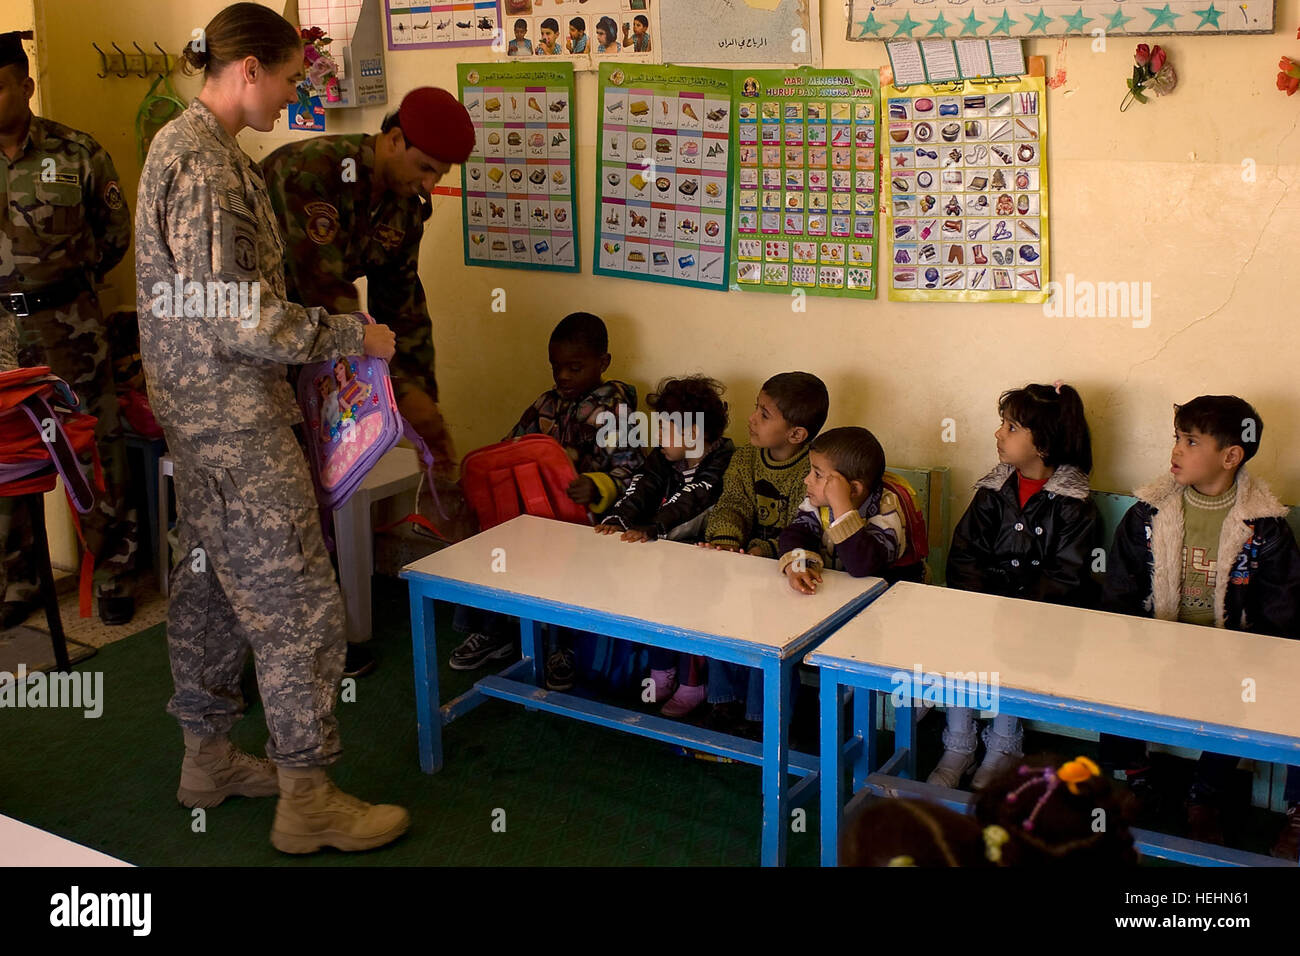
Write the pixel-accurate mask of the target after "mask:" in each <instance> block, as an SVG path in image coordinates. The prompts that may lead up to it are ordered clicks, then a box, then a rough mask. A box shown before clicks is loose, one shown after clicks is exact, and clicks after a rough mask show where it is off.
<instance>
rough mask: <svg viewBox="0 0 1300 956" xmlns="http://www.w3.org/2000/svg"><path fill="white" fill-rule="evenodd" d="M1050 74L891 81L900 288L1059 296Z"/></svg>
mask: <svg viewBox="0 0 1300 956" xmlns="http://www.w3.org/2000/svg"><path fill="white" fill-rule="evenodd" d="M1045 90H1046V86H1045V84H1044V81H1043V78H1042V77H1028V78H1025V79H1022V80H1016V81H1013V82H1003V81H992V82H989V83H955V84H954V83H945V84H940V85H934V86H920V85H918V86H909V87H907V88H906V89H898V88H896V87H892V86H886V87H884V88H883V89H882V90H881V94H880V98H881V112H882V114H883V116H882V124H883V129H884V131H885V133H886V135H887V136H888V137H889V138H888V140H886V141H885V142H886V146H887V149H888V171H887V173H886V175H885V184H884V185H885V199H886V202H885V209H886V211H887V215H888V217H889V218H888V220H887V222H886V226H885V231H886V232H887V233H888V235H889V237H890V250H889V261H888V270H889V272H888V282H889V298H890V299H891V300H894V301H905V302H1045V301H1047V280H1048V275H1049V273H1048V244H1047V226H1048V217H1047V206H1048V203H1047V97H1046V94H1045Z"/></svg>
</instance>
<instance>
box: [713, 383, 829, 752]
mask: <svg viewBox="0 0 1300 956" xmlns="http://www.w3.org/2000/svg"><path fill="white" fill-rule="evenodd" d="M829 410H830V396H829V395H828V394H827V392H826V385H825V384H824V383H823V382H822V380H821V379H819V378H818V377H817V376H816V375H811V374H809V373H808V372H782V373H781V374H779V375H774V376H772V377H771V378H770V379H768V380H767V381H766V382H764V383H763V387H762V389H761V390H760V391H759V393H758V398H757V400H756V401H755V402H754V411H753V413H752V414H750V416H749V423H748V424H749V444H748V445H741V446H740V447H739V448H737V449H736V453H735V454H734V455H733V456H732V458H731V464H730V465H728V466H727V473H726V475H725V476H724V478H723V480H722V496H721V497H720V498H719V499H718V503H717V504H716V505H714V506H713V510H712V511H711V512H709V521H708V525H707V527H706V530H705V535H704V542H703V546H704V547H708V548H716V549H719V550H723V551H743V552H745V553H746V554H752V555H759V556H761V557H764V558H775V557H776V556H777V542H778V539H779V538H780V536H781V531H782V530H783V529H784V528H785V526H786V525H788V524H789V523H790V522H791V521H793V520H794V517H795V515H796V514H797V513H798V509H799V503H800V502H801V501H802V500H803V498H804V489H803V482H804V478H806V477H807V476H808V468H809V465H808V443H809V442H810V441H812V440H813V439H814V438H815V437H817V433H818V432H820V431H821V428H822V425H824V424H826V415H827V412H828V411H829ZM708 686H709V694H708V699H709V702H710V703H711V704H713V705H714V713H713V714H712V715H711V718H710V720H711V723H712V725H713V726H715V727H717V728H718V729H721V730H727V729H730V728H731V727H734V726H737V724H738V722H737V717H739V716H741V715H740V714H739V713H738V712H739V711H741V710H742V709H743V711H744V713H743V716H744V717H745V718H746V719H747V720H749V721H757V720H761V719H762V715H763V690H762V672H761V671H759V670H758V669H756V668H751V667H746V666H744V665H743V664H726V663H722V662H720V661H715V660H710V661H709V678H708ZM746 702H747V703H746ZM744 730H745V731H746V732H748V733H750V734H753V733H754V729H753V728H744Z"/></svg>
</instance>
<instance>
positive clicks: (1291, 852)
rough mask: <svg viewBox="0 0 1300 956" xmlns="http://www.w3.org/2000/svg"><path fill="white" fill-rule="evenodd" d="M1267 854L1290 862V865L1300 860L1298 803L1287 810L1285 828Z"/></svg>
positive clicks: (1299, 810)
mask: <svg viewBox="0 0 1300 956" xmlns="http://www.w3.org/2000/svg"><path fill="white" fill-rule="evenodd" d="M1269 852H1270V853H1271V854H1272V855H1273V856H1275V857H1277V858H1278V859H1279V860H1290V861H1291V862H1292V863H1294V862H1296V859H1297V858H1300V803H1293V804H1291V806H1290V807H1288V808H1287V811H1286V826H1284V827H1283V828H1282V832H1281V833H1279V834H1278V836H1277V842H1276V843H1274V844H1273V849H1272V850H1270V851H1269Z"/></svg>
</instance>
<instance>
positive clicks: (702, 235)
mask: <svg viewBox="0 0 1300 956" xmlns="http://www.w3.org/2000/svg"><path fill="white" fill-rule="evenodd" d="M599 86H600V98H599V104H598V107H597V110H598V116H599V119H598V121H597V129H598V138H597V147H596V151H597V152H596V155H597V166H596V191H597V197H596V204H595V205H596V236H597V241H596V249H595V252H594V255H593V265H594V269H595V272H596V274H598V275H613V276H622V277H624V278H631V279H646V280H649V281H654V282H672V283H678V284H681V285H689V286H695V287H697V288H704V289H725V288H727V276H728V270H729V263H730V239H729V237H730V234H731V185H730V177H729V169H730V166H731V151H732V141H731V133H732V121H731V116H732V96H731V91H732V87H731V73H730V71H727V70H710V69H691V68H679V67H664V66H637V65H635V64H630V63H606V64H602V65H601V68H600V76H599Z"/></svg>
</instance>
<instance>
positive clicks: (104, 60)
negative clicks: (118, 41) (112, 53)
mask: <svg viewBox="0 0 1300 956" xmlns="http://www.w3.org/2000/svg"><path fill="white" fill-rule="evenodd" d="M90 45H91V46H93V47H94V48H95V52H96V53H98V54H99V63H100V66H101V67H102V68H103V70H104V72H103V73H96V74H95V75H96V76H98V77H99V78H100V79H101V80H106V79H108V54H106V53H105V52H104V51H103V50H101V49H100V48H99V44H98V43H95V42H94V41H91V44H90Z"/></svg>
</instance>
